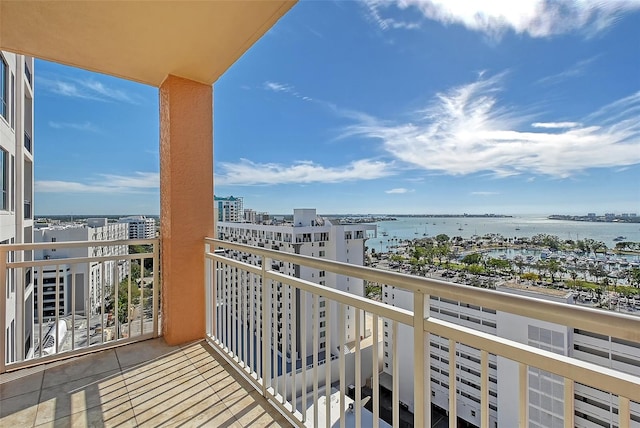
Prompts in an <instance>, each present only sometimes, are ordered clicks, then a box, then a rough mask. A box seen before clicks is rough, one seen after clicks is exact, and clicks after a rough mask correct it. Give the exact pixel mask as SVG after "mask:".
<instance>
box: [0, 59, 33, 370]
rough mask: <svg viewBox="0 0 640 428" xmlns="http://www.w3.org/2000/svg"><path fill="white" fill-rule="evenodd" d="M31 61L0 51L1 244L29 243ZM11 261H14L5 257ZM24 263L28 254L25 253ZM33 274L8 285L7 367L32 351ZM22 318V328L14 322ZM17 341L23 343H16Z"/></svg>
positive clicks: (26, 272) (28, 272) (17, 277)
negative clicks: (20, 338) (23, 321)
mask: <svg viewBox="0 0 640 428" xmlns="http://www.w3.org/2000/svg"><path fill="white" fill-rule="evenodd" d="M33 94H34V92H33V58H31V57H28V56H24V55H16V54H13V53H10V52H5V51H0V168H1V169H2V171H1V173H0V244H10V243H30V242H32V240H33V238H32V236H33V205H32V202H33ZM9 257H10V260H11V261H21V260H18V259H17V258H18V257H22V256H21V255H19V256H14V255H13V254H10V255H9ZM25 258H26V259H27V260H29V259H30V258H31V254H30V253H29V252H25ZM32 277H33V272H32V271H31V269H25V270H24V271H22V274H20V275H18V274H13V275H11V277H10V278H9V280H8V283H7V290H6V296H3V298H6V299H7V305H6V308H7V310H6V312H5V313H3V314H0V316H2V317H5V321H6V324H5V325H6V331H5V334H6V336H5V337H6V346H5V349H6V355H4V356H3V358H5V359H6V361H7V362H11V361H15V360H16V359H17V358H18V356H22V357H27V356H28V355H29V353H30V352H32V349H33V315H32V308H33V284H32ZM19 319H24V320H25V323H24V329H23V327H22V325H21V323H19V322H17V321H16V320H19ZM16 337H23V338H24V341H22V340H19V341H17V342H18V343H17V344H16V345H14V343H16V341H15V338H16Z"/></svg>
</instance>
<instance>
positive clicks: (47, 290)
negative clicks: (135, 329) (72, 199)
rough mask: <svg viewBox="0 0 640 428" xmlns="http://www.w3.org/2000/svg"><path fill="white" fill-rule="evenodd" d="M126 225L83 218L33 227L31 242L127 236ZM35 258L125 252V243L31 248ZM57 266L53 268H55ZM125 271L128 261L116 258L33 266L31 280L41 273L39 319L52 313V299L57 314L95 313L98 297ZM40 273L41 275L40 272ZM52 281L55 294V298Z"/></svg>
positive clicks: (121, 278)
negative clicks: (64, 223)
mask: <svg viewBox="0 0 640 428" xmlns="http://www.w3.org/2000/svg"><path fill="white" fill-rule="evenodd" d="M127 236H128V228H127V225H126V224H125V223H108V222H107V219H106V218H99V219H87V224H86V225H78V224H73V225H58V226H49V227H43V228H39V229H36V230H35V232H34V242H70V241H103V240H120V239H127ZM34 253H35V254H34V256H35V260H52V261H54V260H56V259H64V258H76V257H101V256H115V255H126V254H128V247H127V246H126V245H118V246H91V247H86V246H85V247H73V248H60V249H47V250H40V251H35V252H34ZM56 267H57V272H56ZM127 272H128V265H126V264H119V263H118V261H116V260H109V261H104V262H88V263H82V264H77V265H69V264H59V265H55V264H52V265H51V266H45V267H44V268H42V272H40V271H39V269H36V270H35V272H34V283H35V284H38V281H39V280H40V278H41V277H42V284H43V298H42V314H43V317H42V318H43V321H48V320H51V319H53V318H54V317H55V309H56V303H57V305H58V306H57V307H58V314H59V315H60V316H64V315H68V314H70V313H71V312H75V313H77V314H83V315H87V312H88V314H89V315H93V314H97V313H99V312H100V310H101V307H102V300H103V298H104V297H106V296H107V295H108V294H109V293H110V291H111V289H112V287H114V286H116V285H117V284H118V283H119V282H120V281H122V280H123V279H124V278H125V276H126V274H127ZM41 275H42V276H41ZM56 283H57V284H58V296H57V302H56ZM73 284H75V288H76V289H75V299H76V300H75V302H72V291H71V287H72V285H73ZM33 301H34V306H33V308H34V319H35V320H38V321H39V319H38V317H39V307H38V296H37V293H36V295H35V296H34V299H33Z"/></svg>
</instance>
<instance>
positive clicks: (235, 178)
mask: <svg viewBox="0 0 640 428" xmlns="http://www.w3.org/2000/svg"><path fill="white" fill-rule="evenodd" d="M219 168H220V170H221V173H220V174H217V175H216V184H217V185H256V184H261V185H271V184H299V183H340V182H345V181H356V180H373V179H377V178H382V177H387V176H389V175H392V174H394V171H393V165H392V164H391V163H387V162H382V161H375V160H371V159H362V160H357V161H354V162H351V163H349V164H347V165H343V166H337V167H325V166H322V165H318V164H316V163H314V162H310V161H300V162H296V163H294V164H292V165H281V164H276V163H255V162H252V161H250V160H247V159H241V160H240V162H238V163H231V162H223V163H221V164H220V165H219Z"/></svg>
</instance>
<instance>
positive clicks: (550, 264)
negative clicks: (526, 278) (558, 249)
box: [545, 259, 562, 283]
mask: <svg viewBox="0 0 640 428" xmlns="http://www.w3.org/2000/svg"><path fill="white" fill-rule="evenodd" d="M545 267H546V269H547V272H549V276H550V277H551V283H554V282H556V278H555V275H556V274H557V273H558V272H561V271H562V265H560V262H559V261H558V260H556V259H550V260H547V262H546V263H545Z"/></svg>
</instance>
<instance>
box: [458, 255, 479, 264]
mask: <svg viewBox="0 0 640 428" xmlns="http://www.w3.org/2000/svg"><path fill="white" fill-rule="evenodd" d="M481 260H482V253H471V254H467V255H466V256H464V257H463V258H462V260H461V262H462V263H464V264H465V265H473V264H479V263H480V261H481Z"/></svg>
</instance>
